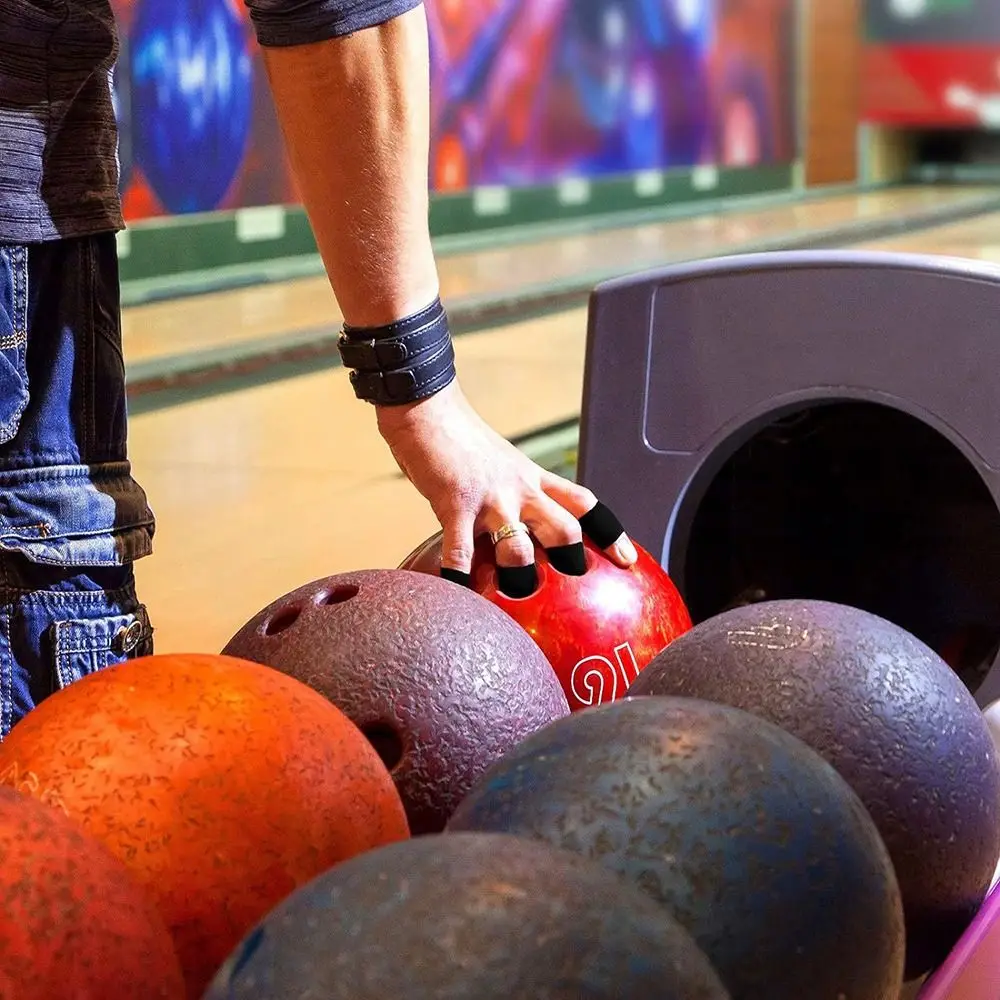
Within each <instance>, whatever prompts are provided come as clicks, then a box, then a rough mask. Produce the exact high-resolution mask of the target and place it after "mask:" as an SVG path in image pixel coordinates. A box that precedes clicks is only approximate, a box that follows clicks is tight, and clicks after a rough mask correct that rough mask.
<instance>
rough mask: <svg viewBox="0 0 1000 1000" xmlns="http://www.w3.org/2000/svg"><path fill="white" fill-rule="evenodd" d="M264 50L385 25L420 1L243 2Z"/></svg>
mask: <svg viewBox="0 0 1000 1000" xmlns="http://www.w3.org/2000/svg"><path fill="white" fill-rule="evenodd" d="M244 2H245V3H246V6H247V8H248V9H249V11H250V20H251V21H252V22H253V26H254V31H255V32H256V33H257V41H258V42H259V43H260V44H261V45H262V46H265V47H275V48H276V47H279V46H286V45H306V44H308V43H310V42H324V41H326V40H327V39H328V38H338V37H340V36H342V35H349V34H352V33H353V32H355V31H361V30H363V29H364V28H373V27H375V26H376V25H379V24H385V22H386V21H391V20H392V19H393V18H394V17H399V15H400V14H405V13H406V12H407V11H409V10H413V8H414V7H419V6H420V5H421V3H422V0H244Z"/></svg>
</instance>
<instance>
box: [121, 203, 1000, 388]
mask: <svg viewBox="0 0 1000 1000" xmlns="http://www.w3.org/2000/svg"><path fill="white" fill-rule="evenodd" d="M997 197H998V192H997V191H996V190H995V189H991V188H975V187H970V188H957V187H956V188H947V187H944V188H927V187H912V188H898V189H896V188H893V189H888V190H882V191H875V192H870V193H865V194H839V195H836V196H830V197H823V198H812V199H808V200H803V201H785V202H780V203H776V204H767V205H763V206H760V207H755V208H752V209H741V208H738V207H731V206H730V207H727V208H725V209H724V210H719V211H715V212H711V213H708V214H704V215H698V216H693V217H688V218H675V219H672V220H666V221H658V222H650V223H648V224H642V225H631V226H621V227H619V228H613V229H610V228H609V229H599V230H593V231H586V230H583V229H580V230H579V231H571V232H567V233H566V234H565V235H562V236H559V237H557V238H548V239H543V240H538V241H533V242H525V243H519V244H510V243H507V244H505V245H500V246H494V247H492V248H488V249H480V250H475V251H462V252H455V253H448V254H444V255H443V256H441V257H440V260H439V266H440V272H441V290H442V297H443V298H444V299H445V301H446V303H447V304H448V305H449V308H450V309H469V308H473V309H474V308H475V306H476V304H477V303H483V302H484V301H488V300H491V299H492V300H497V299H502V298H504V297H505V296H512V295H517V296H524V295H526V294H531V292H532V290H535V292H538V293H539V294H541V292H542V291H543V290H545V289H555V288H558V287H559V286H560V284H561V283H566V282H577V283H580V282H582V283H583V284H584V285H585V286H589V285H592V284H594V283H596V281H597V280H600V279H601V278H602V277H607V276H608V275H609V274H612V273H619V274H621V273H627V272H631V271H636V270H639V269H642V268H645V267H649V266H653V265H656V264H662V263H664V262H667V261H671V260H677V259H681V258H691V257H701V256H709V255H716V254H718V253H722V252H727V251H734V250H744V249H750V248H753V247H755V246H757V245H766V244H767V243H769V242H771V241H776V240H777V241H780V240H784V239H788V238H790V237H793V236H795V235H796V234H801V233H803V232H815V233H828V232H837V231H839V230H840V229H841V228H843V227H846V226H857V225H864V224H878V223H879V222H880V221H881V223H883V224H885V223H887V222H889V223H891V222H892V221H893V220H896V219H900V218H903V217H906V216H908V215H911V216H914V217H923V216H925V215H926V216H929V217H934V216H935V215H936V214H937V213H939V212H945V213H946V212H948V211H954V210H960V209H961V207H962V206H975V205H979V204H982V203H984V202H985V201H987V200H989V199H995V198H997ZM340 321H341V314H340V311H339V309H338V307H337V304H336V300H335V299H334V297H333V294H332V292H331V290H330V287H329V284H328V283H327V281H326V279H325V278H324V277H309V278H298V279H295V280H290V281H286V282H281V283H276V284H262V285H258V286H254V287H250V288H241V289H238V290H233V291H225V292H212V293H206V294H204V295H196V296H191V297H189V298H186V299H174V300H171V301H166V302H155V303H149V304H146V305H141V306H134V307H132V308H129V309H127V310H126V311H125V316H124V324H123V336H124V341H125V356H126V358H127V360H128V364H129V368H130V374H133V373H134V374H135V375H136V377H139V376H140V374H145V373H146V372H147V371H149V370H154V371H155V370H158V368H160V367H162V366H164V365H168V366H169V365H170V364H171V363H177V362H178V360H180V359H182V360H181V363H187V362H188V360H189V359H190V358H191V356H193V355H204V354H208V355H212V354H218V353H221V354H223V355H225V354H226V353H227V352H231V353H239V352H241V351H246V350H248V349H254V348H255V347H256V348H258V349H259V348H260V347H261V345H269V344H279V343H283V342H284V343H288V342H297V341H300V340H302V339H306V340H308V339H310V338H315V337H316V336H319V335H322V334H324V333H326V334H329V333H330V332H332V331H334V330H336V328H337V326H338V325H339V323H340Z"/></svg>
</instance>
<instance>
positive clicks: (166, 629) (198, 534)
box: [127, 203, 1000, 652]
mask: <svg viewBox="0 0 1000 1000" xmlns="http://www.w3.org/2000/svg"><path fill="white" fill-rule="evenodd" d="M812 208H813V209H815V211H814V212H812V213H810V212H809V211H808V210H807V209H806V208H805V207H803V215H802V218H803V223H802V224H803V225H806V224H810V225H815V224H816V219H817V218H819V217H825V216H826V215H827V214H828V213H829V212H830V209H829V206H826V205H825V204H824V203H817V204H816V205H814V206H812ZM857 210H858V211H860V210H861V209H860V207H859V208H858V209H857ZM691 223H692V225H693V226H695V228H697V224H696V221H695V220H691ZM739 224H740V220H739V219H738V218H737V217H735V216H733V217H730V219H729V220H728V225H729V226H731V227H736V226H738V225H739ZM706 225H708V226H709V227H711V226H713V225H714V223H711V222H710V223H707V224H706ZM747 225H750V224H749V223H747ZM873 246H875V247H877V248H878V249H902V250H916V251H922V252H928V253H944V254H949V255H955V254H958V255H962V256H969V257H979V258H983V259H994V257H997V258H1000V216H993V217H989V218H982V219H976V220H973V221H971V222H967V223H964V224H961V225H955V226H948V227H942V228H941V229H940V230H931V231H927V232H924V233H920V234H917V235H915V236H912V237H904V238H902V239H899V240H890V241H882V242H880V243H878V244H873ZM724 249H725V245H724V244H722V245H720V250H724ZM536 277H537V276H536ZM314 294H315V295H316V296H317V297H321V293H320V292H319V291H315V290H314ZM260 296H264V297H265V299H266V297H267V296H274V297H278V296H288V298H287V299H286V304H285V305H284V306H282V307H281V308H278V307H276V306H275V307H274V308H273V310H272V312H271V313H270V314H269V315H270V316H271V317H272V322H273V323H277V322H278V321H279V319H280V321H281V322H283V323H285V324H287V325H294V323H295V322H297V316H298V311H297V310H296V308H294V306H292V305H291V303H293V302H295V301H299V298H300V297H299V296H298V294H297V293H296V291H295V290H294V289H289V288H284V289H283V287H282V286H274V287H270V288H266V289H250V290H247V291H245V292H241V293H227V295H226V296H224V297H222V299H221V301H222V302H223V304H222V305H221V307H220V306H219V303H220V298H219V297H215V296H200V297H198V298H195V299H191V300H189V301H185V302H179V303H171V304H170V305H165V306H158V307H156V308H157V309H158V310H166V312H165V313H162V314H163V315H167V316H169V311H170V310H176V311H177V313H178V315H179V316H183V317H184V320H183V323H182V326H183V327H184V328H185V329H186V330H188V331H190V330H192V329H198V328H200V329H202V330H205V331H211V332H216V331H218V329H219V327H220V326H223V325H226V324H230V323H239V322H240V320H238V319H237V318H236V317H239V316H241V315H242V316H243V322H246V323H249V324H251V325H252V324H259V323H261V322H262V320H261V315H260V314H259V313H258V310H257V306H256V305H255V303H257V302H259V301H261V299H260ZM304 298H305V299H306V300H308V296H305V297H304ZM240 302H242V303H243V304H242V305H240ZM312 308H314V304H313V305H310V304H309V303H308V301H304V302H303V306H302V311H303V312H309V310H310V309H312ZM220 310H221V311H220ZM127 321H128V322H129V323H131V324H134V323H135V322H136V320H135V312H134V311H133V312H132V313H131V314H130V315H129V316H127ZM178 322H181V320H180V319H178ZM310 322H312V319H310ZM585 327H586V313H585V311H584V310H576V311H573V312H569V313H565V314H561V315H557V316H552V317H549V318H546V319H541V320H535V321H530V322H524V323H519V324H516V325H512V326H506V327H502V328H497V329H493V330H490V331H488V332H483V333H479V334H474V335H469V336H465V337H461V338H458V340H457V341H456V350H457V353H458V357H459V365H460V371H461V373H462V383H463V385H464V387H465V391H466V393H467V395H468V396H469V397H470V399H471V400H472V402H473V404H474V405H475V406H476V407H477V409H478V410H479V411H480V412H481V413H482V414H483V415H484V417H485V418H486V419H487V420H488V421H490V422H491V423H492V424H493V425H494V426H495V427H496V428H497V429H498V430H500V431H501V432H502V433H504V434H505V435H507V436H510V437H513V436H516V435H520V434H524V433H526V432H530V431H532V430H535V429H537V428H539V427H543V426H546V425H550V424H552V423H554V422H557V421H559V420H562V419H566V418H570V417H573V416H574V415H576V414H577V413H578V411H579V402H580V391H581V384H582V376H583V352H584V341H585V334H586V329H585ZM133 329H134V326H133ZM131 454H132V458H133V462H134V464H135V470H136V474H137V476H138V478H139V480H140V481H141V482H142V484H143V485H144V486H145V487H146V489H147V490H148V492H149V496H150V501H151V504H152V506H153V509H154V510H155V512H156V514H157V518H158V523H159V528H158V534H157V539H156V552H155V554H154V555H153V556H152V557H150V558H149V559H146V560H143V561H142V562H140V563H139V564H138V566H137V574H138V578H139V584H140V592H141V595H142V597H143V599H144V600H145V601H146V603H147V604H148V606H149V610H150V614H151V615H152V618H153V621H154V625H155V626H156V628H157V635H156V642H157V649H158V650H159V651H163V652H167V651H179V650H204V651H218V650H219V649H221V647H222V646H223V645H224V644H225V642H226V640H227V639H228V638H229V636H230V635H231V634H232V633H233V632H235V631H236V630H237V629H238V628H239V627H240V625H241V624H242V623H243V622H244V621H245V620H246V619H247V618H249V617H250V616H251V615H252V614H253V613H255V612H256V611H257V610H259V608H261V607H262V606H263V605H265V604H267V603H269V602H270V601H271V600H273V599H274V598H276V597H278V596H279V595H281V594H282V593H284V592H285V591H287V590H289V589H291V588H293V587H297V586H299V585H301V584H303V583H305V582H307V581H309V580H312V579H315V578H317V577H320V576H325V575H327V574H331V573H337V572H342V571H345V570H349V569H357V568H363V567H377V566H394V565H396V564H397V563H398V562H399V560H401V559H402V558H403V557H404V556H405V555H406V554H407V553H408V552H409V551H410V549H411V548H413V546H414V545H415V544H416V543H417V542H419V541H420V540H422V539H423V538H424V537H425V536H427V535H429V534H431V533H432V532H433V531H434V530H436V522H435V520H434V517H433V515H432V514H431V512H430V510H429V509H428V508H427V505H426V503H425V502H424V500H423V499H422V498H421V497H420V496H419V495H418V494H417V493H416V491H415V490H414V489H413V488H412V487H411V486H410V485H409V484H408V483H407V482H406V481H405V480H403V479H402V478H401V477H400V476H399V473H398V472H397V470H396V467H395V465H394V463H393V460H392V458H391V456H390V455H389V453H388V451H387V449H386V448H385V446H384V445H383V443H382V441H381V439H380V438H379V436H378V434H377V432H376V429H375V423H374V420H373V419H372V415H371V413H370V412H369V411H368V409H367V408H366V406H365V404H361V403H359V402H357V401H356V400H355V399H354V397H353V395H352V394H351V391H350V387H349V385H348V382H347V377H346V374H345V372H344V371H343V370H341V369H330V370H327V371H322V372H319V373H316V374H311V375H307V376H303V377H299V378H294V379H288V380H286V381H280V382H275V383H272V384H267V385H262V386H258V387H255V388H252V389H247V390H244V391H241V392H237V393H232V394H228V395H220V396H216V397H212V398H208V399H204V400H200V401H196V402H190V403H185V404H182V405H178V406H174V407H171V408H169V409H165V410H161V411H158V412H151V413H147V414H143V415H140V416H136V417H133V419H132V421H131Z"/></svg>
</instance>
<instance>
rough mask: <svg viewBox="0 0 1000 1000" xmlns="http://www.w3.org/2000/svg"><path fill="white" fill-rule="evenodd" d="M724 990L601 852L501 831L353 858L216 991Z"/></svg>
mask: <svg viewBox="0 0 1000 1000" xmlns="http://www.w3.org/2000/svg"><path fill="white" fill-rule="evenodd" d="M402 984H405V987H404V988H403V990H402V992H403V994H404V995H405V996H406V997H407V998H408V1000H438V998H439V997H448V998H450V1000H509V998H510V997H532V998H533V1000H556V998H559V1000H569V998H573V1000H605V998H606V1000H649V998H652V997H656V998H657V1000H726V998H727V997H728V994H727V993H726V991H725V990H724V988H723V987H722V984H721V983H720V982H719V979H718V976H717V975H716V973H715V972H714V971H713V970H712V968H711V966H710V965H709V963H708V960H707V959H706V958H705V956H704V955H703V954H702V953H701V952H700V951H699V950H698V947H697V945H695V943H694V941H692V940H691V937H690V935H688V933H687V932H686V931H685V930H683V928H681V927H680V925H679V924H677V922H676V921H675V920H674V919H673V918H672V917H671V916H670V915H669V914H668V913H667V912H666V911H665V910H664V909H663V907H661V906H658V905H657V904H656V903H655V902H653V900H651V899H649V897H648V896H646V895H645V894H644V893H643V892H641V891H640V890H639V889H636V888H635V887H633V886H630V885H628V884H627V883H626V882H625V881H623V880H622V879H620V878H619V877H617V876H616V875H613V874H612V873H611V872H608V871H605V870H604V869H602V868H601V867H600V866H598V865H595V864H593V863H592V862H588V861H585V860H584V859H582V858H579V857H576V856H574V855H572V854H569V853H567V852H564V851H557V850H555V849H553V848H551V847H548V846H546V845H544V844H539V843H534V842H532V841H527V840H520V839H518V838H516V837H507V836H503V835H494V834H457V833H456V834H447V835H444V836H442V835H437V836H430V837H420V838H418V839H415V840H411V841H408V842H407V843H405V844H395V845H392V846H390V847H385V848H381V849H379V850H377V851H372V852H370V853H369V854H366V855H365V856H364V857H360V858H355V859H354V860H352V861H347V862H345V863H344V864H342V865H340V866H339V867H337V868H335V869H334V870H333V871H330V872H327V873H326V874H324V875H321V876H320V877H319V878H317V879H315V880H314V881H313V882H311V883H310V884H309V885H308V886H306V887H305V888H304V889H301V890H299V891H298V892H296V893H295V895H293V896H291V897H290V898H289V899H287V900H286V901H285V902H284V903H282V904H281V905H280V906H279V907H278V908H277V909H276V910H275V911H274V912H273V913H271V914H270V915H269V916H268V917H267V918H266V919H265V920H264V921H263V923H262V924H261V925H260V926H259V927H258V928H257V929H256V930H254V932H253V933H252V934H251V935H250V936H249V937H248V938H247V939H246V940H245V941H244V942H243V944H242V945H241V947H240V948H239V949H237V951H236V952H235V953H234V954H233V955H232V956H231V957H230V958H229V959H228V961H227V962H226V964H225V965H224V966H223V967H222V969H221V970H220V971H219V974H218V975H217V976H216V978H215V980H214V982H213V984H212V987H211V988H210V989H209V991H208V993H207V995H206V997H205V1000H284V998H285V997H306V996H310V997H313V996H315V997H320V996H322V997H323V998H324V1000H337V998H343V1000H384V998H386V997H391V996H396V995H398V994H399V993H400V992H401V990H400V987H401V985H402Z"/></svg>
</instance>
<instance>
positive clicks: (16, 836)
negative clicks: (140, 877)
mask: <svg viewBox="0 0 1000 1000" xmlns="http://www.w3.org/2000/svg"><path fill="white" fill-rule="evenodd" d="M0 893H2V894H3V903H4V905H3V909H2V910H0V998H2V1000H56V998H59V1000H184V996H185V993H184V979H183V977H182V975H181V968H180V965H179V964H178V960H177V954H176V952H175V951H174V945H173V942H172V941H171V939H170V934H169V932H168V931H167V927H166V925H165V924H164V922H163V920H162V919H161V917H160V915H159V914H158V913H157V912H156V908H155V906H154V905H153V902H152V900H151V899H149V898H148V897H147V896H146V894H145V893H144V892H143V890H142V889H141V888H140V886H138V885H137V884H136V883H134V882H133V881H132V879H131V878H130V876H129V873H128V871H127V870H126V868H125V866H124V865H123V864H122V863H121V862H120V861H118V860H117V859H116V858H115V857H113V856H112V854H111V853H110V852H109V851H108V850H107V849H106V848H104V847H103V846H102V845H101V844H99V843H98V842H97V841H96V840H94V839H92V838H91V837H89V836H87V834H86V833H85V832H84V830H83V828H82V827H81V826H79V825H78V824H76V823H75V822H73V821H72V820H71V819H69V818H68V817H67V816H66V814H65V813H64V812H63V810H62V809H61V808H60V807H59V804H58V802H56V801H52V802H50V803H48V804H47V803H42V802H39V801H36V800H35V799H34V798H31V797H30V796H28V795H22V794H21V793H19V792H16V791H14V790H13V789H12V788H4V787H0Z"/></svg>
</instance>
